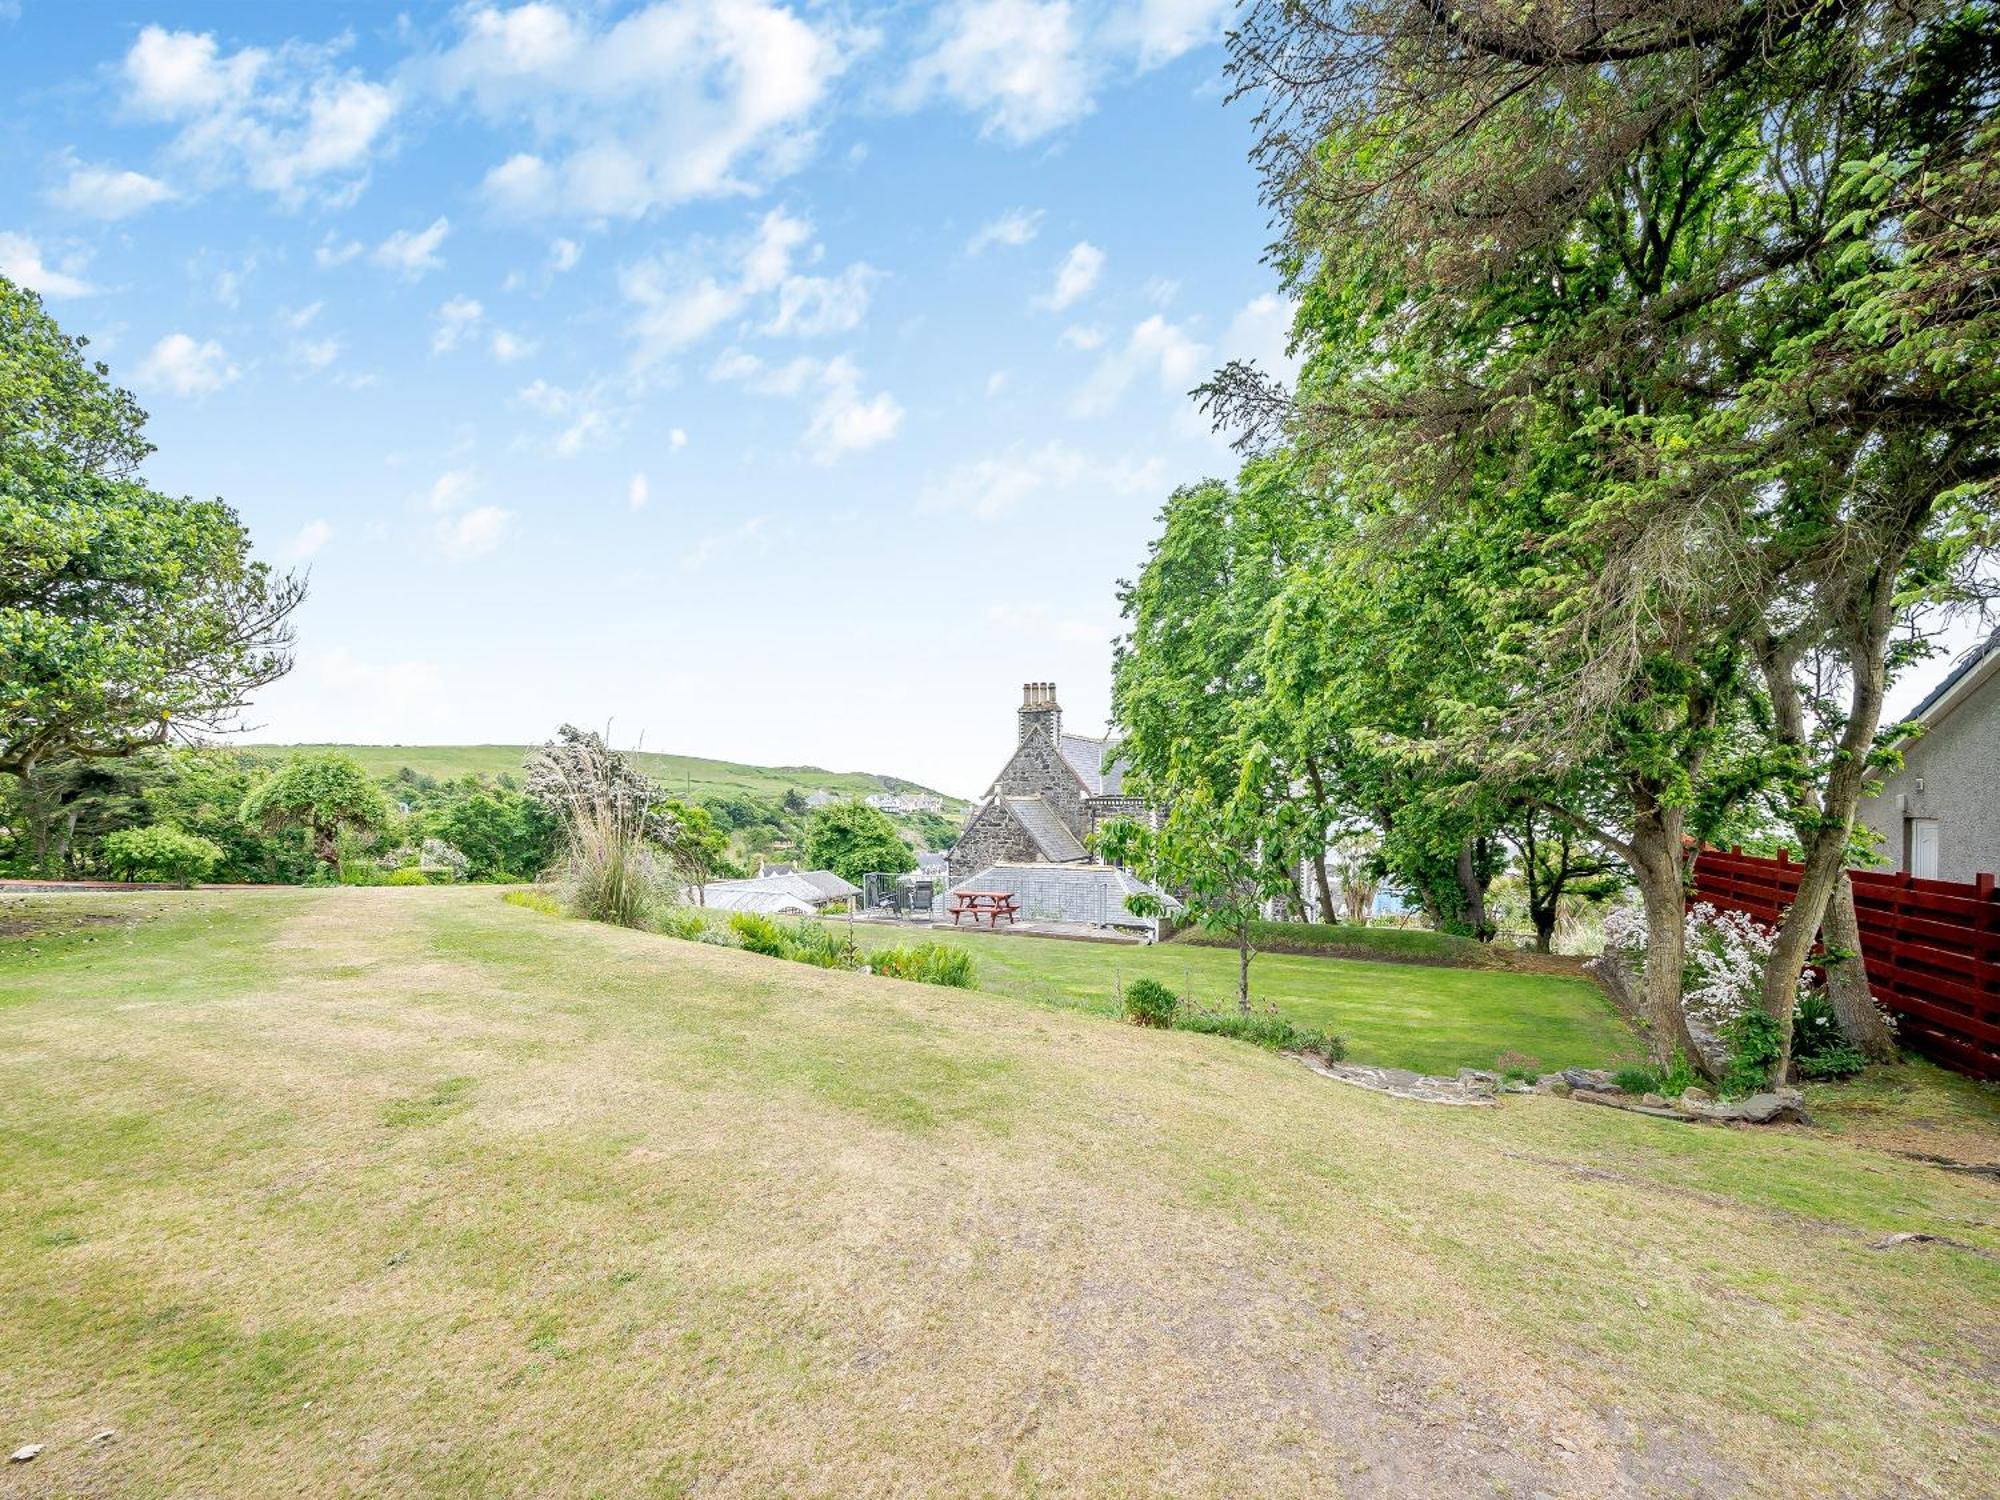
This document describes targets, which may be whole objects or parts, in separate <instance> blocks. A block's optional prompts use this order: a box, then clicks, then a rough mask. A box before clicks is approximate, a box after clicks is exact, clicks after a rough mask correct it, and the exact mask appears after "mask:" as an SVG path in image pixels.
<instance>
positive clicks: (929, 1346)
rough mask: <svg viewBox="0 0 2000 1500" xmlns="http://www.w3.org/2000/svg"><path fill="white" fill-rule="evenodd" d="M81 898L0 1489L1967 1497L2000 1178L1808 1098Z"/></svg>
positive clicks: (306, 910) (9, 1281) (1984, 1458)
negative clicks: (1454, 1089) (1925, 1161)
mask: <svg viewBox="0 0 2000 1500" xmlns="http://www.w3.org/2000/svg"><path fill="white" fill-rule="evenodd" d="M85 909H86V908H83V907H72V908H69V910H72V911H77V912H80V911H82V910H85ZM93 909H100V910H103V911H105V912H107V913H114V914H115V915H116V916H117V920H116V921H115V922H113V923H112V924H108V925H107V924H95V925H89V924H76V925H74V926H71V927H68V928H66V929H64V931H62V932H61V933H60V934H58V935H56V936H53V937H49V936H45V937H44V939H43V940H42V941H41V942H40V943H39V948H40V951H39V952H38V953H37V954H36V955H34V956H33V957H28V956H26V954H25V953H24V951H23V950H22V948H21V945H20V943H19V942H18V941H15V942H8V943H0V1282H4V1285H5V1287H6V1289H7V1294H8V1295H7V1316H6V1318H5V1319H4V1321H0V1423H4V1430H0V1443H4V1445H5V1447H6V1448H7V1449H9V1450H11V1449H12V1448H13V1447H15V1446H18V1445H20V1444H22V1443H28V1442H42V1443H45V1444H46V1445H47V1447H46V1449H45V1451H44V1452H43V1454H42V1455H41V1457H39V1458H38V1459H36V1460H35V1462H34V1463H32V1464H27V1465H15V1466H11V1467H9V1468H7V1469H5V1470H0V1493H8V1494H14V1493H19V1494H42V1493H50V1494H55V1493H61V1494H68V1493H91V1494H134V1495H137V1494H144V1495H155V1494H174V1493H184V1494H287V1495H293V1494H298V1495H334V1494H356V1493H367V1494H370V1495H419V1494H421V1495H432V1494H444V1495H488V1494H495V1495H497V1494H525V1493H535V1494H557V1493H562V1494H591V1495H619V1496H623V1495H648V1494H650V1495H674V1494H694V1493H700V1494H705V1495H706V1494H724V1495H781V1494H783V1495H790V1494H828V1495H834V1494H838V1495H852V1494H872V1495H903V1494H937V1493H950V1494H994V1495H1001V1494H1155V1493H1157V1494H1174V1495H1217V1496H1221V1495H1242V1494H1252V1493H1255V1494H1271V1495H1283V1494H1313V1495H1338V1494H1353V1495H1378V1494H1397V1495H1413V1494H1414V1495H1432V1494H1435V1495H1452V1496H1460V1495H1482V1494H1494V1495H1516V1496H1526V1495H1531V1494H1535V1493H1538V1492H1546V1493H1548V1494H1552V1495H1564V1496H1568V1495H1602V1494H1633V1495H1641V1494H1656V1495H1662V1496H1667V1495H1673V1496H1680V1495H1689V1494H1718V1495H1719V1494H1739V1493H1741V1494H1765V1493H1769V1494H1779V1493H1784V1494H1787V1495H1799V1494H1881V1495H1891V1494H1894V1495H1907V1494H1919V1495H1932V1496H1947V1495H1952V1496H1955V1495H1965V1494H1970V1493H1973V1492H1974V1491H1976V1490H1977V1489H1978V1487H1979V1486H1980V1485H1981V1484H1982V1483H1983V1482H1984V1481H1981V1480H1980V1479H1979V1476H1980V1475H1981V1474H1986V1475H1989V1476H1990V1475H1991V1473H1992V1472H1993V1465H1994V1463H1995V1461H1996V1458H1997V1457H2000V1454H1996V1451H1995V1450H1996V1442H1995V1435H1994V1432H1993V1429H1992V1426H1991V1420H1990V1416H1991V1414H1990V1397H1991V1380H1992V1377H1993V1374H1994V1369H1995V1366H1994V1360H1995V1355H1996V1339H1995V1308H1996V1290H2000V1275H1996V1265H2000V1260H1996V1256H2000V1230H1996V1228H1995V1225H1994V1219H1995V1217H1996V1206H1997V1205H2000V1190H1997V1189H1996V1188H1995V1186H1994V1185H1993V1184H1992V1183H1990V1182H1985V1181H1982V1180H1979V1179H1974V1178H1967V1177H1963V1176H1956V1175H1952V1174H1948V1173H1944V1172H1940V1171H1938V1170H1936V1169H1934V1168H1931V1167H1927V1166H1923V1165H1919V1164H1916V1163H1913V1162H1911V1161H1909V1160H1907V1159H1904V1158H1899V1157H1896V1156H1894V1155H1891V1154H1889V1153H1888V1152H1885V1151H1884V1150H1881V1149H1879V1148H1878V1147H1877V1146H1875V1145H1873V1144H1870V1143H1869V1142H1868V1141H1866V1140H1864V1139H1861V1138H1858V1137H1855V1136H1852V1135H1842V1134H1839V1133H1835V1132H1818V1133H1809V1132H1786V1133H1771V1134H1756V1133H1752V1132H1747V1131H1737V1132H1731V1131H1722V1130H1698V1129H1693V1128H1690V1127H1686V1126H1674V1125H1665V1124H1661V1123H1659V1122H1654V1121H1649V1120H1645V1119H1642V1118H1640V1117H1636V1116H1628V1115H1620V1114H1617V1113H1614V1112H1611V1111H1603V1110H1589V1109H1584V1108H1580V1107H1577V1106H1573V1105H1568V1104H1564V1103H1562V1102H1560V1101H1557V1100H1550V1099H1539V1098H1538V1099H1523V1100H1509V1101H1508V1102H1507V1104H1506V1105H1505V1107H1504V1108H1502V1109H1499V1110H1495V1111H1447V1110H1439V1109H1434V1108H1430V1107H1426V1106H1423V1105H1417V1104H1409V1103H1404V1102H1402V1101H1397V1100H1391V1099H1386V1098H1382V1097H1380V1096H1375V1095H1370V1094H1366V1093H1363V1092H1361V1091H1358V1090H1354V1089H1347V1088H1341V1087H1338V1086H1335V1085H1331V1084H1328V1083H1326V1082H1325V1081H1324V1080H1321V1079H1319V1078H1316V1077H1314V1076H1313V1075H1311V1074H1309V1073H1307V1072H1306V1071H1305V1070H1304V1069H1302V1068H1299V1067H1298V1066H1296V1065H1295V1064H1292V1063H1289V1062H1286V1061H1285V1060H1283V1059H1280V1058H1276V1057H1272V1056H1269V1055H1266V1054H1263V1053H1261V1052H1258V1051H1256V1050H1254V1049H1252V1048H1249V1047H1246V1046H1241V1045H1238V1044H1234V1043H1230V1042H1226V1041H1220V1040H1216V1039H1213V1038H1206V1037H1200V1036H1190V1035H1184V1034H1177V1033H1160V1032H1146V1031H1140V1030H1138V1029H1136V1028H1130V1027H1122V1026H1118V1025H1116V1024H1113V1023H1111V1022H1109V1021H1107V1020H1104V1019H1101V1018H1098V1017H1094V1016H1089V1015H1079V1014H1073V1013H1069V1012H1064V1011H1059V1010H1052V1009H1047V1008H1041V1007H1035V1006H1029V1005H1024V1004H1022V1003H1020V1002H1019V1001H1018V1000H1010V999H1007V998H1003V997H997V996H989V995H983V994H976V993H975V994H968V993H965V992H960V991H943V990H938V989H935V988H932V987H927V986H921V985H906V984H901V983H898V982H896V981H891V980H881V979H873V978H869V977H867V976H861V975H848V974H831V973H824V972H821V971H816V970H811V969H806V968H803V967H801V966H799V965H795V964H785V963H782V962H778V961H774V960H766V959H760V958H758V957H755V956H753V955H749V954H744V953H739V952H733V951H727V950H721V949H715V948H709V947H703V946H699V945H694V944H688V943H676V942H671V941H668V940H664V939H660V938H655V937H651V936H648V935H645V934H641V933H631V932H623V931H616V930H612V929H607V928H600V927H593V926H589V925H586V924H581V923H573V922H563V921H555V920H551V919H549V918H546V917H543V916H540V915H538V914H536V913H532V912H527V911H523V910H520V909H518V908H514V907H509V906H506V905H503V904H502V903H501V902H500V901H499V900H498V898H497V897H496V896H494V895H493V894H492V893H491V892H486V891H478V890H471V891H467V890H455V891H454V890H425V889H406V890H341V891H325V892H282V893H279V892H274V893H237V894H229V895H219V894H190V895H185V896H183V895H171V896H162V895H148V896H143V897H129V898H123V899H122V900H120V901H118V902H115V903H113V902H106V903H103V905H102V906H101V907H100V908H93ZM1928 1076H1929V1075H1928V1074H1927V1072H1926V1071H1925V1070H1913V1072H1912V1074H1911V1075H1910V1077H1911V1079H1912V1080H1913V1082H1911V1084H1910V1087H1911V1088H1913V1089H1915V1090H1918V1091H1922V1090H1923V1089H1925V1088H1927V1087H1929V1086H1930V1085H1929V1083H1928V1082H1927V1080H1928ZM1979 1102H1980V1101H1979V1100H1977V1099H1973V1100H1971V1101H1970V1102H1967V1101H1966V1100H1965V1099H1960V1104H1962V1105H1963V1106H1964V1108H1963V1110H1962V1112H1961V1115H1960V1116H1959V1117H1958V1118H1959V1121H1960V1124H1959V1127H1958V1128H1960V1129H1962V1130H1964V1131H1967V1132H1971V1133H1972V1135H1973V1137H1975V1138H1978V1137H1979V1136H1980V1135H1981V1134H1982V1133H1983V1138H1984V1140H1985V1141H1986V1142H1987V1143H1988V1144H1990V1143H1991V1141H1992V1139H1993V1136H1992V1133H1991V1132H1992V1128H1993V1127H1992V1115H1991V1113H1990V1110H1989V1112H1988V1113H1987V1114H1986V1115H1985V1116H1984V1118H1983V1119H1981V1118H1980V1116H1979V1110H1978V1105H1979ZM1988 1102H1989V1103H1990V1101H1988ZM1989 1154H1991V1153H1989ZM1896 1230H1923V1231H1928V1232H1932V1233H1936V1234H1939V1235H1942V1236H1944V1237H1945V1238H1946V1239H1948V1240H1951V1241H1955V1242H1957V1244H1956V1245H1952V1244H1943V1243H1932V1244H1918V1245H1908V1246H1904V1247H1902V1248H1899V1249H1897V1250H1892V1251H1879V1250H1874V1249H1871V1248H1869V1247H1870V1245H1871V1243H1873V1242H1874V1241H1876V1240H1878V1239H1880V1238H1881V1237H1882V1236H1884V1235H1886V1234H1888V1233H1889V1232H1891V1231H1896ZM106 1427H109V1428H113V1429H115V1430H116V1432H117V1436H116V1437H115V1438H113V1439H111V1440H109V1441H107V1442H105V1443H102V1444H99V1445H96V1446H91V1445H89V1444H88V1442H87V1439H88V1438H89V1437H90V1436H91V1435H92V1434H93V1433H95V1432H97V1431H99V1430H100V1429H102V1428H106Z"/></svg>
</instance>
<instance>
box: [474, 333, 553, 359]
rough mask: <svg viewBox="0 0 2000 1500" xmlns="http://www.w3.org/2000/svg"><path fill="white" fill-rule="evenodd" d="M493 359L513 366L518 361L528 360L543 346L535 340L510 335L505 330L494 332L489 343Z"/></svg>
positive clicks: (514, 334)
mask: <svg viewBox="0 0 2000 1500" xmlns="http://www.w3.org/2000/svg"><path fill="white" fill-rule="evenodd" d="M487 347H488V348H489V349H491V350H492V351H493V357H494V358H495V359H497V360H499V361H500V362H501V363H502V364H511V363H513V362H514V361H515V360H517V359H526V358H527V357H528V356H529V355H530V354H533V353H534V352H535V350H536V349H538V348H540V347H541V346H540V345H539V344H537V343H536V342H535V341H534V340H533V339H524V338H522V337H521V336H520V335H519V334H516V333H509V332H508V331H507V330H506V329H504V328H496V329H494V330H493V337H492V338H491V339H489V340H488V341H487Z"/></svg>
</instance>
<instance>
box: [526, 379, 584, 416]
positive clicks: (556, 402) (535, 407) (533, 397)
mask: <svg viewBox="0 0 2000 1500" xmlns="http://www.w3.org/2000/svg"><path fill="white" fill-rule="evenodd" d="M514 399H515V400H516V401H518V402H520V403H521V404H522V405H523V406H525V407H527V408H528V409H529V410H530V411H534V412H539V413H540V414H541V415H542V416H545V417H559V416H561V415H562V414H563V413H564V412H566V411H568V410H570V408H571V407H572V406H574V405H575V404H576V397H575V396H574V395H572V394H571V393H570V392H568V391H566V390H564V389H563V388H562V387H561V386H559V385H551V384H549V382H548V381H546V380H542V379H539V378H538V379H536V380H535V381H534V382H533V383H532V384H529V385H524V386H522V387H521V389H520V390H518V391H516V392H515V393H514Z"/></svg>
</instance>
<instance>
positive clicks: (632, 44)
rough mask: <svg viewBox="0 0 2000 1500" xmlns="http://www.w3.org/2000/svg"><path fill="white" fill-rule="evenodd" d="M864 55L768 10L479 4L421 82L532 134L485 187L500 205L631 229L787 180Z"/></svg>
mask: <svg viewBox="0 0 2000 1500" xmlns="http://www.w3.org/2000/svg"><path fill="white" fill-rule="evenodd" d="M862 40H863V39H862V38H861V37H859V36H850V35H848V34H847V33H845V32H843V31H842V30H841V29H840V27H839V25H838V23H836V22H835V21H834V20H833V19H832V18H831V17H829V16H823V15H811V16H808V15H802V14H800V13H799V12H798V11H795V10H793V9H790V8H788V7H786V6H783V5H779V4H774V3H770V0H661V3H656V4H650V5H644V6H642V7H640V8H639V9H637V10H635V11H633V12H631V13H630V14H628V15H625V16H623V17H620V18H619V19H617V20H616V21H613V22H611V23H610V24H604V23H603V22H602V21H601V20H600V19H599V17H598V16H596V15H594V14H572V13H571V12H569V11H567V10H563V9H559V8H558V7H556V6H554V5H549V4H540V3H531V4H524V5H517V6H514V7H513V8H511V9H502V8H501V7H499V6H497V5H492V4H484V5H475V6H472V7H469V8H467V9H465V10H464V11H462V12H461V14H460V21H459V34H458V38H457V40H456V42H455V43H454V45H453V46H452V47H451V48H450V49H449V50H448V51H446V52H445V53H444V54H443V55H442V56H440V57H438V58H436V59H434V60H433V62H432V65H431V68H430V73H431V76H432V79H433V81H434V83H435V84H436V86H437V87H438V88H439V89H440V90H441V91H442V92H444V93H445V94H446V95H447V96H448V97H464V98H469V99H471V100H472V101H473V103H474V104H475V105H476V107H477V108H478V109H479V110H480V111H481V112H482V113H483V114H485V115H486V117H487V118H488V119H490V120H493V121H495V122H497V123H503V124H510V125H511V124H514V123H516V122H525V123H527V124H529V125H530V126H531V127H532V128H533V129H534V132H535V135H536V138H537V140H538V142H539V143H540V145H539V149H538V150H537V151H536V152H527V151H522V152H518V153H516V154H515V155H513V156H511V157H509V158H508V159H507V160H506V161H504V162H501V163H500V164H498V165H496V166H495V167H493V168H492V169H491V170H490V171H489V172H488V173H487V174H486V192H487V194H488V195H489V196H490V197H491V198H492V200H493V201H494V202H495V203H496V204H497V205H499V206H500V207H502V208H504V209H507V210H509V211H512V212H515V213H521V214H544V213H556V212H564V213H582V214H588V215H601V216H605V217H613V218H635V217H638V216H641V215H644V214H647V213H650V212H655V211H657V210H660V209H663V208H670V207H672V206H674V205H676V204H680V203H686V202H689V201H691V200H694V199H699V198H708V197H715V196H718V195H723V194H730V193H738V192H743V191H746V190H754V189H755V188H757V187H758V186H760V185H763V184H765V183H768V182H770V181H772V180H775V179H776V178H778V177H781V176H783V175H785V174H786V173H788V172H790V171H792V170H794V169H795V168H796V167H798V166H799V165H800V164H801V163H802V162H803V161H804V159H805V157H806V155H807V153H808V152H809V151H810V149H811V147H812V144H813V129H814V119H815V115H816V114H817V112H818V109H819V106H820V105H821V103H822V101H823V100H824V99H825V97H826V94H827V90H828V86H829V85H830V84H831V82H832V81H833V79H834V78H835V77H836V76H838V74H839V73H840V72H841V70H842V69H843V68H844V67H845V66H846V64H847V61H848V58H849V56H850V55H851V53H852V52H853V51H854V50H855V49H856V47H857V46H858V45H859V44H860V42H861V41H862Z"/></svg>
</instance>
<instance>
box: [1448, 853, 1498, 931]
mask: <svg viewBox="0 0 2000 1500" xmlns="http://www.w3.org/2000/svg"><path fill="white" fill-rule="evenodd" d="M1478 848H1479V841H1478V840H1477V839H1467V840H1466V841H1465V842H1464V843H1462V844H1460V845H1459V846H1458V860H1457V863H1456V864H1455V866H1454V867H1453V873H1454V874H1455V875H1456V876H1457V877H1458V892H1459V896H1460V898H1461V899H1462V900H1463V901H1464V902H1465V920H1466V922H1467V924H1468V925H1470V926H1471V928H1472V935H1473V936H1474V937H1476V938H1478V939H1479V941H1480V942H1482V943H1483V942H1485V941H1486V940H1487V939H1488V938H1489V937H1491V936H1492V934H1491V933H1490V932H1488V931H1487V930H1486V882H1485V881H1484V880H1482V879H1480V877H1479V856H1478Z"/></svg>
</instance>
